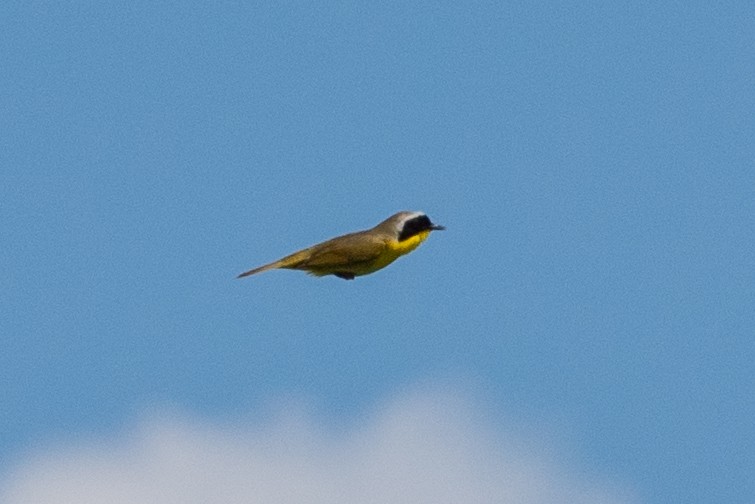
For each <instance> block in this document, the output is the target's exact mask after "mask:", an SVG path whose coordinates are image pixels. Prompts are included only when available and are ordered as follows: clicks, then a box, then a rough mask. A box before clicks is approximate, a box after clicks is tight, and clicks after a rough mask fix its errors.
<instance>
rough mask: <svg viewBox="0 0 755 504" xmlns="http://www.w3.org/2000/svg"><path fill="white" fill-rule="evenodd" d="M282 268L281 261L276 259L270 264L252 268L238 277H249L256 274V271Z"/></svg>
mask: <svg viewBox="0 0 755 504" xmlns="http://www.w3.org/2000/svg"><path fill="white" fill-rule="evenodd" d="M275 268H280V261H275V262H273V263H270V264H266V265H264V266H260V267H259V268H254V269H250V270H249V271H245V272H243V273H242V274H240V275H239V276H237V277H236V278H244V277H248V276H249V275H254V274H255V273H262V272H263V271H267V270H271V269H275Z"/></svg>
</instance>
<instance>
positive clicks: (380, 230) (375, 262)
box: [237, 212, 445, 280]
mask: <svg viewBox="0 0 755 504" xmlns="http://www.w3.org/2000/svg"><path fill="white" fill-rule="evenodd" d="M442 229H445V227H443V226H438V225H436V224H433V223H432V221H430V218H429V217H428V216H427V215H425V214H424V213H422V212H399V213H397V214H395V215H392V216H390V217H388V218H387V219H385V220H384V221H383V222H381V223H380V224H378V225H377V226H375V227H374V228H372V229H366V230H364V231H358V232H356V233H350V234H346V235H343V236H338V237H336V238H332V239H330V240H328V241H325V242H322V243H318V244H317V245H313V246H311V247H309V248H305V249H303V250H300V251H298V252H294V253H293V254H291V255H287V256H286V257H284V258H282V259H279V260H277V261H275V262H271V263H270V264H265V265H264V266H260V267H259V268H254V269H251V270H249V271H246V272H244V273H242V274H240V275H239V276H238V277H237V278H242V277H246V276H249V275H254V274H255V273H261V272H263V271H267V270H271V269H292V270H301V271H306V272H307V273H309V274H310V275H315V276H325V275H335V276H337V277H338V278H343V279H345V280H353V279H354V277H357V276H362V275H369V274H370V273H374V272H375V271H377V270H379V269H382V268H385V267H386V266H388V265H389V264H391V263H392V262H393V261H395V260H396V259H398V258H399V257H401V256H402V255H405V254H408V253H409V252H411V251H412V250H414V249H416V248H417V247H418V246H419V244H420V243H422V242H423V241H425V240H426V239H427V237H428V236H429V235H430V232H431V231H439V230H442Z"/></svg>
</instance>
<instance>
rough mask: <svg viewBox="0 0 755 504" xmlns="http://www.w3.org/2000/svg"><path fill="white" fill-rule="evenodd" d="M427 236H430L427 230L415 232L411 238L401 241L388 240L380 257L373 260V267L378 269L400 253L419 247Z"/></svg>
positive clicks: (406, 252)
mask: <svg viewBox="0 0 755 504" xmlns="http://www.w3.org/2000/svg"><path fill="white" fill-rule="evenodd" d="M428 236H430V231H429V230H427V231H422V232H420V233H417V234H416V235H414V236H412V237H411V238H407V239H406V240H403V241H398V240H391V241H389V242H388V246H387V247H386V248H385V251H384V252H383V253H382V254H380V257H378V259H377V260H376V261H375V265H374V266H375V269H376V270H378V269H380V268H384V267H386V266H388V265H389V264H391V263H392V262H393V261H395V260H396V259H398V258H399V257H401V256H402V255H404V254H408V253H409V252H411V251H412V250H414V249H416V248H417V247H419V244H420V243H422V242H423V241H425V240H426V239H427V237H428Z"/></svg>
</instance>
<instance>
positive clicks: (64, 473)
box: [0, 392, 631, 504]
mask: <svg viewBox="0 0 755 504" xmlns="http://www.w3.org/2000/svg"><path fill="white" fill-rule="evenodd" d="M302 411H303V410H302V409H301V408H291V407H284V408H281V412H280V413H279V414H276V415H273V416H272V417H271V418H270V419H269V420H267V421H264V422H256V423H253V422H244V423H243V424H234V425H211V424H208V423H206V422H202V421H197V420H191V419H189V418H187V417H185V416H184V417H181V416H177V415H164V414H163V415H159V414H153V415H148V416H147V418H146V419H144V420H143V421H141V422H140V423H139V424H138V425H137V426H136V427H135V428H133V429H131V430H130V431H129V432H127V433H125V434H120V435H117V436H113V438H112V439H96V440H90V441H88V442H78V443H75V444H73V445H68V446H65V447H62V448H61V447H59V448H57V449H50V450H49V451H48V452H46V453H42V454H37V455H35V456H32V457H29V458H28V459H27V460H25V461H23V462H22V463H20V464H19V465H18V466H17V467H16V468H15V469H14V470H13V471H11V472H10V473H9V474H7V475H6V476H5V478H3V483H2V485H0V502H2V503H4V504H22V503H23V504H27V503H30V502H33V503H35V504H52V503H55V504H68V503H71V504H74V503H75V504H88V503H98V504H100V503H104V502H107V503H109V504H137V503H138V504H145V503H160V504H193V503H197V504H199V503H223V504H237V503H238V504H242V503H243V504H251V503H276V504H294V503H296V504H299V503H313V504H320V503H321V504H355V503H359V504H371V503H375V504H377V503H380V504H385V503H391V504H402V503H407V504H423V503H428V504H430V503H432V504H443V503H454V504H459V503H498V504H500V503H518V504H536V503H537V504H539V503H543V504H545V503H547V504H554V503H569V504H577V503H585V504H588V503H589V504H598V503H601V504H604V503H611V504H613V503H616V504H619V503H622V504H623V503H629V502H631V499H630V498H629V497H628V496H627V493H626V492H625V491H624V490H623V489H619V488H618V487H615V486H613V485H611V484H610V483H608V482H597V481H595V480H594V478H588V477H586V476H585V475H584V474H582V473H581V472H579V471H574V470H570V469H569V468H568V464H566V463H563V462H561V463H558V462H555V461H554V460H553V457H552V456H548V455H546V453H547V450H545V449H543V447H542V446H539V442H537V441H536V440H534V439H531V438H530V439H523V438H522V435H521V434H513V433H512V432H509V433H508V434H507V433H506V432H504V431H503V430H502V429H501V428H500V427H499V426H494V425H493V424H492V422H491V421H489V419H485V418H483V417H482V416H481V415H480V414H479V411H478V409H477V408H474V407H472V406H471V405H470V404H469V403H466V402H465V401H464V400H462V399H460V397H459V396H453V395H446V394H438V393H432V392H429V393H428V392H422V393H415V394H411V395H406V396H402V397H400V398H397V399H394V400H393V401H392V402H391V403H389V404H387V405H385V407H383V408H381V409H380V410H379V411H378V412H377V413H376V414H374V415H372V416H371V417H369V418H364V419H362V420H361V421H359V422H356V425H353V426H351V427H350V428H348V429H333V428H328V427H326V426H323V425H321V424H318V423H317V422H316V421H314V420H313V419H312V415H308V414H306V413H303V412H302Z"/></svg>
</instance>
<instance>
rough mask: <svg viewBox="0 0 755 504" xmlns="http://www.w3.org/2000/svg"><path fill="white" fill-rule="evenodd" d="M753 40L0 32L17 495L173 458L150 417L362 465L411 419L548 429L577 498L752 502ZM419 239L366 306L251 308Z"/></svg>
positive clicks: (589, 17) (740, 29)
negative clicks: (412, 218) (292, 442)
mask: <svg viewBox="0 0 755 504" xmlns="http://www.w3.org/2000/svg"><path fill="white" fill-rule="evenodd" d="M753 19H755V10H754V9H753V7H752V6H751V5H750V4H749V3H748V2H741V3H740V2H729V3H726V4H724V5H713V4H710V3H709V2H663V3H662V4H658V5H644V6H642V5H634V4H623V3H616V2H582V3H580V4H579V5H562V4H559V5H555V4H544V5H533V4H531V3H508V4H502V3H499V2H494V3H493V2H491V3H483V2H480V3H473V4H464V5H460V4H459V3H457V2H443V3H427V4H412V5H405V4H402V3H389V4H384V5H368V4H356V3H348V2H337V3H335V2H333V3H325V4H317V5H315V4H307V3H290V4H286V5H278V6H270V5H268V6H265V5H252V4H249V5H247V4H240V3H234V2H227V3H222V4H219V5H213V6H207V5H205V4H202V3H191V2H184V3H182V4H180V5H175V6H171V5H156V4H154V3H153V2H136V3H134V2H130V3H128V4H125V3H124V4H120V5H117V4H102V3H97V2H94V3H60V2H49V3H47V2H37V3H29V2H5V3H4V4H3V6H2V7H0V47H2V50H1V51H0V64H1V65H2V68H3V72H2V73H3V75H2V77H0V110H2V114H0V166H2V184H0V214H1V215H2V219H1V220H0V233H1V234H2V236H3V243H4V246H3V247H1V248H0V264H2V265H3V270H4V281H3V282H2V286H1V287H0V303H1V306H2V311H3V316H2V317H0V338H1V341H2V347H3V351H2V352H0V378H1V379H2V386H0V403H2V408H0V433H2V435H1V436H0V480H4V481H6V483H5V488H10V489H11V490H9V491H7V492H8V493H6V496H7V495H15V496H17V497H16V498H17V499H18V500H17V501H18V502H21V501H22V500H23V498H25V497H28V495H29V494H26V493H24V492H25V490H24V488H36V489H39V488H41V487H44V484H45V483H43V482H47V481H48V480H46V479H44V478H40V479H39V480H35V479H34V477H33V475H34V474H37V473H36V472H35V468H34V462H33V461H34V460H36V458H35V457H42V458H43V459H44V457H45V456H46V455H45V454H47V453H55V454H57V455H55V457H62V458H63V459H64V460H68V459H66V458H65V457H66V455H65V453H68V452H66V449H64V448H61V446H63V447H68V448H67V449H68V450H70V453H74V454H75V453H78V452H77V450H78V449H80V444H79V443H82V444H83V445H86V446H89V444H91V443H96V442H102V443H105V445H106V446H107V443H108V440H110V439H121V437H119V436H124V432H126V433H129V432H142V431H140V430H139V429H142V430H143V431H144V432H149V433H151V434H149V435H148V436H146V437H147V438H149V436H155V439H158V441H156V443H157V444H159V443H160V442H162V441H161V439H162V438H160V435H161V433H162V432H164V430H160V429H154V430H150V427H149V426H150V425H153V423H150V422H157V423H158V424H160V421H162V420H160V421H157V420H154V417H153V415H156V416H157V417H159V418H162V417H161V416H160V415H162V413H159V412H161V411H165V410H170V411H179V412H181V413H180V414H177V415H178V416H179V417H180V418H187V420H181V421H177V422H176V424H179V425H183V424H182V423H181V422H184V421H185V422H188V424H192V422H200V423H202V422H206V423H207V424H208V425H210V427H207V428H208V429H209V430H210V431H211V432H213V430H212V429H219V430H221V431H222V432H226V431H223V430H222V429H225V428H226V427H223V426H227V424H228V423H234V424H236V423H238V424H241V425H243V428H242V431H243V432H247V431H246V430H244V429H255V428H259V429H272V430H273V431H275V429H276V428H277V427H276V422H275V421H274V420H271V418H273V419H274V418H278V417H277V416H276V414H270V413H269V412H270V410H271V409H272V410H276V411H278V410H279V409H282V410H284V413H281V414H282V415H283V416H285V415H286V414H287V413H285V411H286V410H287V408H288V406H285V405H287V404H290V402H292V403H298V402H300V401H302V402H304V403H306V404H308V405H309V406H307V407H305V408H304V409H308V408H311V409H312V411H310V413H308V415H309V417H308V418H309V420H307V422H312V423H314V424H315V425H317V426H318V427H316V428H313V429H314V432H320V431H318V430H317V429H321V430H323V431H325V432H331V431H332V430H333V429H335V430H339V429H344V430H345V431H347V432H349V433H350V434H344V436H347V438H348V439H352V438H350V437H348V436H356V434H354V433H353V432H354V431H359V429H360V426H363V425H373V426H374V425H378V426H379V425H393V424H391V422H390V421H386V422H385V423H381V422H382V421H381V420H380V418H394V417H393V416H391V414H390V413H385V411H389V412H390V411H396V410H395V408H398V410H399V411H404V410H402V409H401V407H394V409H391V406H386V405H390V404H405V403H404V402H402V401H403V399H401V398H402V397H405V396H406V395H408V396H410V397H415V396H414V395H413V394H415V392H412V391H416V390H418V389H419V390H424V391H428V390H429V391H431V392H422V393H418V394H419V396H420V398H419V399H417V404H421V405H426V404H427V401H429V404H432V405H435V406H432V407H424V406H422V407H419V409H420V410H421V411H422V412H423V413H422V414H421V415H417V416H416V418H422V419H424V418H425V416H424V415H429V417H433V415H435V417H437V419H438V421H439V422H444V421H445V418H446V416H447V414H448V413H449V412H448V411H446V409H448V408H452V406H448V405H449V404H456V403H455V402H454V401H457V400H458V401H461V402H464V403H465V404H466V401H469V402H470V403H473V405H472V406H469V408H470V411H471V412H472V413H469V415H470V416H471V417H474V416H475V415H476V414H477V413H474V412H478V413H479V414H480V415H482V416H483V417H485V418H486V420H485V421H484V422H483V423H484V424H485V425H486V426H487V427H486V429H487V428H489V429H490V430H491V431H493V432H496V433H497V434H496V435H495V436H494V437H496V436H497V437H496V439H498V438H508V437H511V438H516V439H519V438H517V436H519V435H520V434H518V432H519V427H521V426H527V428H526V429H524V430H526V431H528V432H529V434H522V435H521V436H522V439H524V440H525V441H522V442H523V443H524V444H525V445H527V443H532V444H531V445H527V446H535V445H538V446H539V443H543V444H544V445H546V446H545V448H542V447H541V448H537V449H535V448H533V450H534V451H536V452H538V453H541V452H547V453H551V452H553V453H554V455H553V457H555V459H558V460H559V462H558V463H557V466H558V467H560V468H561V469H563V470H564V471H566V472H568V474H569V475H570V476H569V478H570V479H569V481H571V482H573V485H574V487H575V488H576V487H579V486H580V485H588V486H589V484H591V483H588V482H593V481H599V482H600V484H599V486H600V487H601V488H604V487H607V488H609V490H608V492H609V493H611V495H612V497H616V498H617V499H623V498H624V497H625V495H624V490H621V491H618V490H617V491H616V492H615V493H612V492H614V491H613V490H610V489H611V488H623V489H625V490H626V495H631V497H628V499H629V500H631V501H634V502H647V503H665V502H689V503H695V502H700V503H708V502H729V503H739V502H753V499H755V484H754V483H753V478H752V474H755V427H753V421H752V419H753V418H755V368H753V361H754V360H755V343H754V342H753V334H754V328H755V315H754V313H755V310H753V306H755V259H754V258H755V253H754V252H755V236H754V235H755V171H754V169H755V166H754V164H755V149H754V148H753V141H752V139H753V138H754V135H755V121H754V120H753V115H752V111H753V110H755V94H753V91H752V90H753V77H755V59H754V58H753V51H754V50H755V26H754V24H755V23H753ZM405 209H406V210H424V211H426V212H427V213H428V214H429V215H430V216H431V218H432V219H433V220H434V221H436V222H438V223H441V224H444V225H446V226H447V228H448V229H447V231H445V232H443V233H436V234H433V236H431V237H430V238H429V239H428V241H427V242H426V243H425V244H423V245H422V246H421V247H420V248H419V249H418V250H417V251H416V252H414V253H413V254H411V255H409V256H407V257H406V258H402V259H400V260H399V261H397V262H396V263H394V264H393V265H391V266H390V267H389V268H387V269H385V270H382V271H380V272H378V273H376V274H375V275H372V276H368V277H363V278H358V279H357V280H355V281H353V282H345V281H342V280H340V279H336V278H331V277H329V278H322V279H315V278H311V277H308V276H306V275H303V274H301V273H297V272H287V271H285V272H278V271H274V272H269V273H265V274H262V275H260V276H256V277H252V278H248V279H245V280H235V279H234V277H235V275H236V274H238V273H240V272H241V271H245V270H246V269H249V268H251V267H254V266H257V265H260V264H263V263H265V262H268V261H271V260H273V259H276V258H278V257H280V256H282V255H284V254H287V253H289V252H292V251H294V250H296V249H298V248H301V247H304V246H307V245H311V244H313V243H316V242H318V241H320V240H323V239H326V238H329V237H331V236H335V235H337V234H341V233H345V232H349V231H354V230H358V229H363V228H366V227H371V226H372V225H374V224H376V223H377V222H379V221H381V220H383V219H384V218H385V217H387V216H388V215H390V214H392V213H394V212H396V211H398V210H405ZM425 393H426V394H427V395H428V396H429V397H433V398H434V397H436V394H437V395H440V396H442V397H443V399H439V400H437V402H435V401H436V400H435V399H427V398H426V396H425V395H423V394H425ZM447 395H450V396H452V397H453V398H452V399H447V398H446V397H447ZM459 396H460V397H459ZM289 401H290V402H289ZM409 402H410V405H409V406H406V411H415V409H414V408H417V407H418V406H416V404H414V403H411V401H409ZM276 405H277V406H276ZM438 405H440V406H438ZM292 408H294V409H296V407H292ZM465 408H466V406H465ZM462 409H463V410H464V408H462ZM428 411H429V412H430V413H427V412H428ZM465 411H466V410H465ZM305 416H306V415H305ZM452 416H453V415H452ZM168 417H170V418H172V417H171V416H170V415H168ZM395 417H396V418H405V417H406V418H415V416H412V415H402V414H397V415H395ZM142 418H147V420H144V422H145V423H144V424H142V423H140V422H141V420H139V419H142ZM475 418H476V417H475ZM150 419H153V420H150ZM166 422H167V424H169V425H172V424H171V423H170V421H166ZM371 422H372V423H371ZM409 423H410V424H411V422H409ZM425 423H426V422H425ZM471 424H473V425H470V424H467V423H465V422H463V421H460V422H459V423H458V425H457V424H454V425H455V426H457V427H458V430H454V429H456V427H454V428H453V429H452V428H450V427H449V429H451V430H452V431H453V432H466V429H470V430H471V431H473V432H475V434H474V435H472V436H471V437H473V438H475V439H476V437H475V436H477V434H476V433H477V431H476V430H475V429H476V428H477V427H475V426H476V425H477V423H476V421H474V422H471ZM139 425H141V426H142V427H139ZM144 425H147V427H144ZM160 425H162V424H160ZM202 425H204V423H203V424H202ZM412 425H413V424H412ZM459 425H461V426H459ZM255 426H256V427H255ZM260 426H266V427H260ZM516 426H519V427H516ZM375 429H376V432H384V431H383V430H381V428H378V427H375ZM165 430H166V431H169V430H170V429H167V428H166V429H165ZM530 430H531V431H530ZM177 432H183V431H181V430H180V429H178V430H177ZM192 432H193V431H192ZM275 432H277V431H275ZM296 432H299V431H296ZM303 432H305V434H301V433H300V435H301V436H302V437H303V438H304V439H320V438H319V437H318V436H320V435H322V436H325V437H326V438H327V437H328V436H327V435H325V434H322V433H320V434H312V431H310V430H307V429H304V431H303ZM385 432H393V431H391V430H390V429H386V430H385ZM410 432H412V431H411V430H410ZM306 433H310V434H312V437H311V438H307V435H306ZM247 434H248V433H247ZM125 435H126V437H127V438H128V434H125ZM208 436H209V437H210V438H212V436H211V435H209V434H208ZM429 436H430V438H432V439H435V438H433V437H432V435H429ZM231 437H233V436H231ZM252 437H254V436H252ZM482 437H483V438H485V439H488V438H486V437H485V436H482ZM262 438H264V436H262ZM375 438H376V439H394V438H393V437H391V436H389V435H386V436H385V437H381V436H379V435H376V437H375ZM408 438H409V439H410V440H411V439H412V438H411V436H408ZM462 438H464V439H466V437H464V436H462ZM150 439H151V438H150ZM182 439H184V440H185V442H186V443H189V444H191V443H192V442H197V443H198V446H199V445H201V444H202V442H200V441H198V440H201V439H204V438H203V437H202V436H199V435H198V436H189V435H187V436H186V437H185V438H182ZM254 439H257V438H254ZM297 439H298V438H297ZM401 439H403V438H401ZM438 439H444V438H443V436H440V437H439V438H438ZM93 440H99V441H93ZM527 440H528V441H527ZM535 440H537V442H536V441H535ZM543 440H545V441H543ZM323 442H324V441H323ZM229 444H231V445H232V444H233V443H232V442H229ZM262 444H264V443H262ZM354 444H355V445H359V446H361V445H360V443H359V442H355V443H354ZM389 444H390V443H389ZM345 445H347V446H351V445H350V444H349V443H345ZM249 446H255V447H256V446H258V445H257V444H254V442H251V441H250V445H249ZM318 446H319V445H318ZM490 446H492V447H493V448H490V450H491V451H492V452H495V447H496V446H498V445H496V444H495V443H493V444H492V445H490ZM255 449H256V448H255ZM103 451H107V450H103ZM399 451H400V450H399ZM526 451H527V450H525V452H526ZM61 453H62V455H61ZM255 453H257V452H255ZM326 453H331V452H328V451H327V450H326ZM350 453H351V452H350ZM418 453H424V452H422V451H421V450H420V451H419V452H418ZM151 454H152V452H151V451H150V450H144V451H143V453H142V456H143V460H147V461H150V460H152V459H151ZM436 455H437V454H434V453H429V454H428V457H435V456H436ZM498 456H499V454H495V453H493V454H492V455H491V459H490V460H493V459H495V460H496V461H498V459H497V458H496V457H498ZM550 456H551V455H548V456H544V457H546V458H548V457H550ZM346 458H347V459H348V460H352V459H351V458H348V457H346ZM525 458H526V457H525ZM180 459H181V457H180V456H178V457H177V460H180ZM327 459H328V458H327V456H325V455H323V456H322V458H320V459H318V460H320V461H322V460H327ZM52 460H57V459H56V458H54V457H53V458H52ZM72 460H78V459H76V457H75V456H73V459H72ZM359 460H363V459H359ZM370 460H372V459H370ZM380 460H382V459H380ZM439 460H445V459H443V458H442V457H440V458H439ZM448 460H449V461H450V460H453V461H454V463H455V462H457V461H456V459H454V458H453V457H451V458H449V459H448ZM517 460H518V459H517ZM109 463H112V464H116V462H113V461H110V462H109ZM417 463H420V462H417ZM449 463H451V462H449ZM511 463H512V464H514V463H515V461H512V462H511ZM408 464H409V466H411V463H408ZM95 465H96V464H95ZM116 465H117V464H116ZM273 466H275V465H273ZM19 467H22V468H25V469H22V470H19V469H18V468H19ZM82 467H89V468H90V469H91V466H87V465H86V464H84V465H82ZM275 467H277V466H275ZM281 467H282V468H286V467H288V466H286V465H285V464H282V465H281ZM454 467H455V466H454ZM487 467H488V468H489V469H490V471H491V473H492V472H494V471H499V470H500V471H503V472H505V467H508V466H506V464H503V463H499V462H491V463H490V464H489V465H488V466H487ZM527 467H530V466H527ZM561 469H558V470H554V471H551V472H549V471H545V473H547V474H548V475H552V474H556V473H559V471H561ZM250 470H251V469H250ZM282 470H283V469H282ZM444 470H445V469H444ZM19 471H20V472H19ZM24 471H26V472H24ZM459 472H463V471H459ZM19 473H22V474H31V475H32V476H30V477H29V478H30V479H29V478H27V479H24V478H22V477H15V476H14V475H15V474H19ZM438 474H445V473H443V472H442V471H441V472H439V473H438ZM538 474H540V473H538ZM439 477H440V476H439ZM443 477H444V476H443ZM543 478H545V479H548V478H551V476H544V477H543ZM557 479H558V478H556V479H552V478H551V479H548V481H550V482H551V484H553V485H555V487H556V488H559V485H557V484H556V483H553V482H554V481H556V480H557ZM19 481H21V483H19ZM24 481H27V482H30V483H28V485H27V484H26V483H23V482H24ZM240 481H243V478H241V480H240ZM470 481H471V480H466V483H467V484H468V488H469V493H468V494H466V498H467V499H469V498H470V496H474V495H476V494H475V492H476V489H477V488H479V487H478V486H477V485H478V483H479V481H478V480H474V481H471V482H470ZM533 481H540V480H538V479H537V478H534V479H533ZM559 481H560V480H559ZM479 484H480V485H481V486H483V487H484V486H485V485H484V484H483V483H479ZM24 485H26V486H24ZM208 485H209V486H212V485H210V484H208ZM614 485H615V487H614ZM462 487H463V485H462ZM428 488H432V485H429V486H428ZM463 488H467V487H463ZM486 488H487V487H486ZM19 489H20V490H19ZM110 491H113V492H114V491H115V490H113V489H112V488H111V489H110ZM417 491H418V492H420V491H421V489H418V490H417ZM491 492H492V493H491V495H499V496H500V494H496V493H495V492H493V491H492V490H491ZM51 495H54V493H53V494H51ZM364 497H365V496H364V495H362V498H364ZM77 498H79V499H81V500H80V501H85V500H86V499H82V496H81V495H78V497H77ZM481 500H482V499H481ZM498 500H499V501H501V500H502V499H498ZM567 500H568V499H567ZM52 501H53V500H51V501H50V502H52ZM178 501H180V499H179V500H178ZM535 501H536V500H531V501H528V502H535ZM545 501H551V502H553V500H552V499H545ZM571 501H572V502H574V500H571ZM587 501H589V500H585V502H587ZM598 501H600V500H598ZM11 502H15V501H12V500H11ZM36 502H46V501H44V500H37V501H36ZM123 502H126V501H125V500H124V501H123ZM129 502H130V501H129ZM331 502H333V500H332V499H331Z"/></svg>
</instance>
